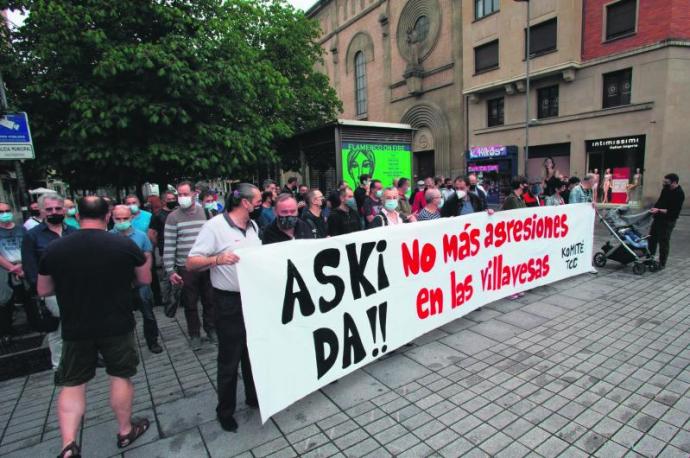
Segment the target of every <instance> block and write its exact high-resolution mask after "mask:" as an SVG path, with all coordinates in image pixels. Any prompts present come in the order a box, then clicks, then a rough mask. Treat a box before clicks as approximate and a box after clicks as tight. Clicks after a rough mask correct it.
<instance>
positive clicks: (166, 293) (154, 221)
mask: <svg viewBox="0 0 690 458" xmlns="http://www.w3.org/2000/svg"><path fill="white" fill-rule="evenodd" d="M162 204H163V206H162V207H161V209H160V210H159V211H158V213H156V214H155V215H153V217H152V218H151V226H150V227H149V232H148V236H149V240H151V243H152V244H153V247H154V248H155V249H157V250H158V258H156V256H155V254H154V256H153V263H152V264H151V266H152V269H154V270H153V272H154V277H153V279H152V281H151V289H153V294H154V296H153V297H154V299H155V301H156V305H162V306H163V307H165V314H166V315H167V316H170V315H173V316H174V315H175V313H174V312H175V311H176V310H177V303H178V301H179V288H173V286H172V284H171V283H170V277H168V275H166V274H165V269H163V268H162V261H163V246H164V244H165V221H166V220H167V219H168V215H170V213H172V212H173V210H175V209H176V208H177V196H176V195H175V193H174V192H172V191H166V192H165V193H163V200H162ZM159 269H161V272H159ZM159 279H161V281H160V287H159V289H160V303H158V300H159V299H158V298H157V297H156V289H155V288H156V284H157V283H158V281H159Z"/></svg>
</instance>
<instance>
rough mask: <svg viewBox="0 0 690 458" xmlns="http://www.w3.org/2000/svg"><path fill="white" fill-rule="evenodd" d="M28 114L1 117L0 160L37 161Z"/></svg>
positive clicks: (8, 114)
mask: <svg viewBox="0 0 690 458" xmlns="http://www.w3.org/2000/svg"><path fill="white" fill-rule="evenodd" d="M35 157H36V156H35V155H34V145H33V142H32V141H31V130H30V129H29V118H28V117H27V116H26V113H7V114H5V115H0V160H15V159H35Z"/></svg>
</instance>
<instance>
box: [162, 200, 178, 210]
mask: <svg viewBox="0 0 690 458" xmlns="http://www.w3.org/2000/svg"><path fill="white" fill-rule="evenodd" d="M165 206H166V207H167V208H168V210H174V209H176V208H177V201H176V200H173V201H172V202H166V203H165Z"/></svg>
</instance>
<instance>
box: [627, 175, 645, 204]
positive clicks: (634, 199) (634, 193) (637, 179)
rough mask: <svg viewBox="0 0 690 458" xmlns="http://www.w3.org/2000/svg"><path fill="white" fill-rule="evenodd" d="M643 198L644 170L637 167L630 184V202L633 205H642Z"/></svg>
mask: <svg viewBox="0 0 690 458" xmlns="http://www.w3.org/2000/svg"><path fill="white" fill-rule="evenodd" d="M641 200H642V171H640V169H635V174H634V175H633V178H632V183H630V184H628V202H627V203H628V204H630V205H632V206H638V207H639V206H640V201H641Z"/></svg>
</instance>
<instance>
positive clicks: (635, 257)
mask: <svg viewBox="0 0 690 458" xmlns="http://www.w3.org/2000/svg"><path fill="white" fill-rule="evenodd" d="M629 211H630V209H629V208H628V207H618V208H612V209H609V210H604V212H603V214H602V213H599V212H597V215H598V216H599V220H600V221H601V222H602V223H603V224H604V227H606V229H607V230H608V231H609V233H610V234H611V236H612V237H611V238H610V239H609V240H608V241H607V242H606V243H605V244H604V246H602V247H601V251H599V252H597V253H596V254H595V255H594V260H593V262H594V265H595V266H597V267H604V266H605V265H606V261H608V260H609V259H611V260H613V261H616V262H620V263H621V264H623V265H627V264H630V263H633V269H632V270H633V273H634V274H636V275H642V274H643V273H645V271H646V270H649V271H650V272H656V271H657V270H658V269H659V264H658V263H657V262H656V261H655V260H654V257H653V256H652V254H651V253H650V252H649V248H648V246H647V237H649V236H642V234H643V233H646V232H647V229H648V227H649V225H650V224H651V222H652V214H651V213H649V212H648V211H645V212H643V213H638V214H636V215H631V214H629Z"/></svg>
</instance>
